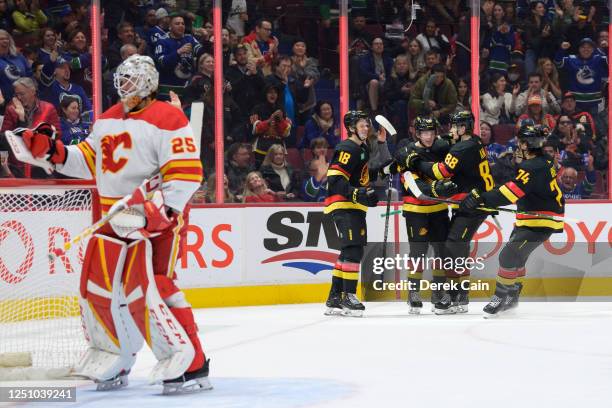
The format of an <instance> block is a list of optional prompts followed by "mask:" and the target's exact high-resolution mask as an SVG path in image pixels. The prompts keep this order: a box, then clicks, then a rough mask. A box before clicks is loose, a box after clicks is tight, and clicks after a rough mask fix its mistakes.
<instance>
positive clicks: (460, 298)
mask: <svg viewBox="0 0 612 408" xmlns="http://www.w3.org/2000/svg"><path fill="white" fill-rule="evenodd" d="M469 303H470V293H469V292H468V291H467V290H465V289H459V290H458V291H457V296H456V297H455V300H454V301H453V306H454V307H455V312H457V313H467V312H468V304H469Z"/></svg>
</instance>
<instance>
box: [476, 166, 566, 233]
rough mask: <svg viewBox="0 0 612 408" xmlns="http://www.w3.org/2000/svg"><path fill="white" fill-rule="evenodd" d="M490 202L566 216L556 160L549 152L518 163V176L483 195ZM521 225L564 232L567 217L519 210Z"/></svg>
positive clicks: (489, 204)
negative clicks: (548, 156) (552, 158)
mask: <svg viewBox="0 0 612 408" xmlns="http://www.w3.org/2000/svg"><path fill="white" fill-rule="evenodd" d="M482 198H483V199H484V202H485V204H486V205H487V206H491V207H498V206H502V205H508V204H514V203H516V207H517V210H519V211H530V212H538V213H540V214H547V215H557V216H561V217H562V216H563V214H564V211H565V200H564V199H563V193H562V192H561V189H560V188H559V185H558V184H557V172H556V170H555V167H554V164H553V162H552V161H551V160H549V159H548V158H547V157H545V156H537V157H535V158H532V159H529V160H525V161H523V162H521V164H519V165H518V168H517V173H516V176H515V178H514V180H511V181H508V182H507V183H505V184H503V185H501V186H500V187H499V188H496V189H495V190H492V191H488V192H486V193H484V194H483V195H482ZM515 225H516V226H517V227H529V228H535V229H542V228H545V229H548V230H551V229H552V230H553V232H563V221H556V220H552V219H548V218H538V217H534V216H530V215H526V214H517V215H516V223H515Z"/></svg>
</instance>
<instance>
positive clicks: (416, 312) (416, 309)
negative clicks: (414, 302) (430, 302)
mask: <svg viewBox="0 0 612 408" xmlns="http://www.w3.org/2000/svg"><path fill="white" fill-rule="evenodd" d="M408 314H411V315H420V314H421V308H420V307H412V306H410V310H408Z"/></svg>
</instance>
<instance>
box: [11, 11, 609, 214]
mask: <svg viewBox="0 0 612 408" xmlns="http://www.w3.org/2000/svg"><path fill="white" fill-rule="evenodd" d="M468 4H469V2H467V1H465V0H444V1H443V0H416V1H397V0H389V1H373V0H361V1H352V2H351V11H350V17H349V20H350V21H349V87H350V98H351V100H350V104H351V107H353V108H357V109H362V110H365V111H367V112H368V113H370V114H371V115H372V117H374V116H375V115H377V114H384V115H385V116H387V117H388V118H389V119H390V120H391V121H392V123H393V124H394V125H395V127H396V128H397V130H398V135H397V136H396V137H394V138H393V139H391V138H389V139H388V140H386V139H385V138H384V137H383V138H382V141H381V139H380V135H377V134H376V131H375V130H376V129H373V132H372V136H371V138H370V140H369V143H370V144H371V147H372V149H373V150H382V151H384V154H383V155H385V156H386V155H387V154H392V153H393V151H394V149H395V146H397V145H398V143H399V142H401V140H402V139H410V140H411V138H412V137H413V135H414V130H413V128H412V126H411V123H412V122H413V120H414V118H415V117H416V116H417V115H427V116H432V117H434V118H436V119H437V121H438V122H439V124H440V127H441V128H440V131H441V132H444V131H446V127H447V126H448V118H449V115H450V114H452V113H453V112H455V111H459V110H465V109H471V106H472V100H473V99H474V98H478V100H479V101H480V106H481V111H480V120H481V123H480V127H479V129H480V135H481V137H482V139H483V143H484V144H485V145H487V149H488V153H489V160H490V161H491V164H492V167H493V169H494V174H497V175H498V177H499V179H500V180H503V178H504V177H508V174H511V173H512V169H513V166H514V164H515V156H516V141H515V139H514V134H515V132H516V129H518V127H519V126H520V125H521V123H523V122H525V121H531V122H533V123H534V124H536V125H539V126H542V127H544V128H545V130H546V131H547V132H548V134H549V137H548V142H547V148H548V150H547V151H550V152H551V158H552V159H554V160H555V163H557V165H558V168H559V172H558V173H559V181H560V185H561V186H562V190H563V192H564V194H565V195H566V197H567V198H587V197H597V196H600V197H603V196H604V195H607V194H605V189H604V186H605V185H606V183H605V177H607V172H606V170H607V167H608V156H609V153H608V150H607V145H608V143H607V140H608V139H607V138H608V134H607V114H608V100H607V82H608V78H607V72H608V34H607V33H608V31H607V25H608V21H607V15H608V11H607V8H606V5H605V4H604V3H603V2H602V1H599V0H503V1H502V0H499V1H494V0H481V9H480V24H481V26H480V39H479V43H478V44H471V43H470V30H469V15H470V10H469V9H468ZM88 6H89V5H88V3H86V2H84V1H78V0H77V1H74V0H73V1H69V0H46V1H45V0H15V1H14V2H11V1H8V2H7V1H5V0H0V91H1V95H0V111H1V113H2V114H3V115H4V121H3V123H2V127H1V128H0V131H5V130H11V129H13V128H14V127H20V126H28V127H33V126H35V125H36V124H37V123H39V122H40V121H49V122H51V123H53V124H54V125H56V128H57V129H58V132H59V133H60V136H61V138H62V140H63V141H64V142H65V143H68V144H72V143H78V142H79V141H81V140H83V139H84V138H85V137H86V136H87V134H88V132H89V127H90V125H91V119H92V115H91V111H92V103H91V97H92V94H91V91H92V75H91V72H92V70H91V64H92V57H91V46H90V40H91V35H90V32H89V27H90V25H89V20H88V19H89V7H88ZM337 6H338V2H336V1H330V0H320V1H314V0H303V1H275V0H263V1H261V0H260V1H247V0H227V1H223V2H222V8H223V15H222V21H223V25H224V27H223V29H222V33H221V38H220V39H219V41H221V43H222V48H223V81H222V83H223V95H224V98H223V115H222V117H223V124H224V146H225V151H224V154H225V158H226V160H225V173H226V178H225V191H226V194H225V201H226V202H276V201H290V200H299V201H322V200H323V198H324V197H325V174H326V169H327V165H328V163H329V160H330V155H331V152H332V149H333V148H334V146H335V145H336V144H337V143H338V142H339V141H340V126H341V120H340V119H341V118H339V117H338V110H339V109H338V108H339V91H338V77H339V73H338V58H339V57H338V10H337ZM102 7H103V11H104V12H103V16H104V30H103V33H102V39H103V48H104V52H103V61H102V63H103V64H102V65H103V73H104V76H103V84H104V86H103V91H104V92H103V98H102V101H103V107H104V108H107V107H109V106H110V105H111V104H113V103H115V102H116V101H117V96H116V92H114V89H113V87H112V75H113V72H114V71H115V69H116V67H117V66H118V65H119V64H120V63H121V61H122V60H124V59H126V58H127V57H128V56H130V55H132V54H135V53H138V54H146V55H149V56H151V57H152V58H153V59H154V61H155V63H156V64H157V67H158V70H159V72H160V87H159V91H158V94H157V97H158V98H159V99H162V100H164V99H168V98H169V93H170V91H173V92H175V93H176V94H177V95H178V96H179V97H180V99H181V102H182V104H183V109H184V111H185V113H186V114H188V115H189V114H190V110H191V104H192V103H193V102H202V103H203V105H204V116H203V118H202V132H201V133H202V138H201V159H202V161H203V164H204V169H205V174H206V180H207V181H206V182H205V183H204V184H203V185H202V189H201V191H200V193H198V194H197V195H196V197H195V200H196V201H201V202H214V200H215V197H214V193H215V192H214V181H215V180H216V179H215V177H214V173H212V172H213V171H214V157H215V148H216V146H215V138H214V120H215V118H216V116H215V106H214V103H213V100H214V98H213V95H214V81H213V78H214V76H215V74H216V72H215V63H214V62H215V61H214V57H213V43H214V41H216V39H215V38H214V35H213V26H212V1H209V0H200V1H197V0H116V1H106V2H105V1H103V2H102ZM476 49H477V50H478V52H479V55H480V72H479V78H477V79H476V81H478V82H479V84H480V95H477V96H475V95H471V86H470V84H471V82H472V79H471V78H470V75H471V71H470V52H471V50H476ZM2 143H3V142H2V139H1V137H0V150H7V149H6V146H4V145H3V144H2ZM379 145H384V148H381V147H380V146H379ZM4 156H6V155H5V154H4ZM10 156H11V155H9V159H8V164H6V165H4V166H3V167H0V168H1V169H3V170H2V173H1V174H3V176H8V175H11V176H14V177H43V176H44V175H43V174H40V172H38V171H36V170H35V169H29V168H24V166H23V165H20V164H19V163H16V162H15V161H14V160H12V159H11V157H10ZM5 162H6V160H5ZM5 167H6V170H4V168H5ZM27 167H29V166H27Z"/></svg>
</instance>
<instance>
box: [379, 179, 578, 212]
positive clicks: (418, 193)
mask: <svg viewBox="0 0 612 408" xmlns="http://www.w3.org/2000/svg"><path fill="white" fill-rule="evenodd" d="M404 180H405V181H406V184H407V186H408V189H409V190H410V191H411V192H412V194H414V196H415V197H416V198H418V199H419V200H429V201H437V202H440V203H447V204H460V203H461V201H457V200H449V199H446V198H436V197H430V196H428V195H425V194H423V192H422V191H421V189H420V188H419V186H418V185H417V184H416V181H415V180H414V178H413V177H412V173H411V172H410V171H406V172H405V173H404ZM478 209H479V210H482V211H501V212H507V213H512V214H521V215H530V216H532V217H538V218H542V219H547V220H553V221H572V222H578V220H575V219H573V218H567V217H560V216H556V215H544V214H540V213H537V212H532V211H517V210H512V209H510V208H501V207H497V208H487V207H478ZM400 212H401V210H398V211H392V212H391V213H390V214H389V215H392V214H395V213H400ZM382 216H384V214H382V215H381V217H382Z"/></svg>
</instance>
